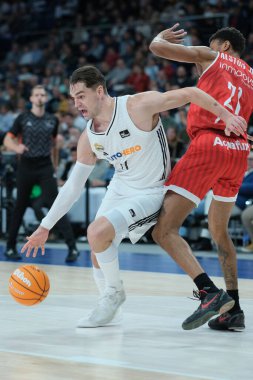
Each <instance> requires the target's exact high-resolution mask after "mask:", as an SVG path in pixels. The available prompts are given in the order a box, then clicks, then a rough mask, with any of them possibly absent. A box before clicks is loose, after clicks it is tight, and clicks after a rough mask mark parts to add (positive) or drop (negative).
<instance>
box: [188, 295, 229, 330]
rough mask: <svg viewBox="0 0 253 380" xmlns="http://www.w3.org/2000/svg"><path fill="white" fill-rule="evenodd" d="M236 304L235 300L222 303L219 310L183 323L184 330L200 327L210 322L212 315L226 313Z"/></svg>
mask: <svg viewBox="0 0 253 380" xmlns="http://www.w3.org/2000/svg"><path fill="white" fill-rule="evenodd" d="M234 304H235V301H234V300H231V301H228V302H227V303H225V304H224V305H222V306H221V308H220V309H219V310H217V311H215V310H212V311H209V312H208V313H206V314H205V315H203V316H202V317H200V318H199V319H196V320H195V321H193V322H189V323H186V324H184V323H183V324H182V328H183V330H194V329H197V328H198V327H200V326H202V325H204V324H205V323H206V322H208V321H209V319H210V318H212V317H214V316H215V315H217V314H223V313H226V312H227V311H229V310H230V309H232V307H233V306H234Z"/></svg>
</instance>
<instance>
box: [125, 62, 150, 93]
mask: <svg viewBox="0 0 253 380" xmlns="http://www.w3.org/2000/svg"><path fill="white" fill-rule="evenodd" d="M149 82H150V79H149V77H148V75H147V74H145V72H144V69H143V67H141V66H139V65H134V66H133V69H132V73H131V74H130V75H129V77H128V78H127V84H129V85H130V86H131V88H132V89H133V92H134V93H136V92H143V91H148V89H149Z"/></svg>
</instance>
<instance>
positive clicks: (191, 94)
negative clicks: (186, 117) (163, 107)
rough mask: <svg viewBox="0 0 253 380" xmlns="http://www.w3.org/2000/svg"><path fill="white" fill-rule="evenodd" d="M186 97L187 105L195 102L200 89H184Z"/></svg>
mask: <svg viewBox="0 0 253 380" xmlns="http://www.w3.org/2000/svg"><path fill="white" fill-rule="evenodd" d="M183 90H184V97H185V102H186V103H192V102H194V99H195V98H196V97H197V95H198V89H197V88H196V87H185V88H184V89H183Z"/></svg>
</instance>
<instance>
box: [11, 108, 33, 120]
mask: <svg viewBox="0 0 253 380" xmlns="http://www.w3.org/2000/svg"><path fill="white" fill-rule="evenodd" d="M30 117H31V111H29V110H26V111H24V112H21V113H20V114H18V115H17V117H16V119H15V122H16V123H22V122H23V121H26V120H29V118H30Z"/></svg>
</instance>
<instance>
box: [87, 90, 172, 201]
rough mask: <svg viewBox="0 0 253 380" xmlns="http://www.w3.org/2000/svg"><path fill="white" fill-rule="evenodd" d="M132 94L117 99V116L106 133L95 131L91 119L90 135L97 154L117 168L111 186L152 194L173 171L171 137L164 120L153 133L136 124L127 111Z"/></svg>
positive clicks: (133, 192)
mask: <svg viewBox="0 0 253 380" xmlns="http://www.w3.org/2000/svg"><path fill="white" fill-rule="evenodd" d="M128 97H129V95H126V96H121V97H117V98H115V105H114V112H113V116H112V119H111V122H110V124H109V126H108V128H107V130H106V131H105V132H103V133H96V132H94V130H93V128H92V124H93V122H92V120H89V122H88V124H87V133H88V138H89V141H90V144H91V148H92V150H93V152H94V153H95V155H96V156H97V157H98V158H99V159H105V160H107V161H109V162H110V164H112V165H113V166H114V168H115V174H114V176H113V179H112V180H111V183H110V188H113V190H114V191H116V192H117V193H118V194H120V195H129V194H135V193H136V192H142V193H146V194H149V193H153V192H155V191H159V190H160V189H161V188H162V187H163V184H164V181H165V179H166V178H167V176H168V173H169V171H170V157H169V150H168V144H167V139H166V136H165V132H164V129H163V126H162V122H161V120H160V119H159V121H158V123H157V125H156V127H155V128H154V129H153V130H152V131H150V132H145V131H142V130H140V129H139V128H137V127H136V126H135V125H134V123H133V122H132V120H131V119H130V116H129V114H128V112H127V106H126V103H127V99H128Z"/></svg>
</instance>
